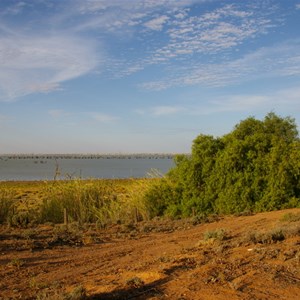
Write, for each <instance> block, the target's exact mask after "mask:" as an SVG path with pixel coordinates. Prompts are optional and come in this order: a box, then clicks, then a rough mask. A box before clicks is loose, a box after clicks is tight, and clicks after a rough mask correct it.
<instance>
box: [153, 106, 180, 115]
mask: <svg viewBox="0 0 300 300" xmlns="http://www.w3.org/2000/svg"><path fill="white" fill-rule="evenodd" d="M183 110H184V108H183V107H180V106H156V107H154V108H152V109H151V111H152V114H153V115H154V116H166V115H174V114H177V113H179V112H182V111H183Z"/></svg>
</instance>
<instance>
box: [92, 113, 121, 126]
mask: <svg viewBox="0 0 300 300" xmlns="http://www.w3.org/2000/svg"><path fill="white" fill-rule="evenodd" d="M90 115H91V117H92V118H93V119H94V120H96V121H97V122H100V123H105V124H110V123H114V122H116V121H118V120H119V118H118V117H116V116H112V115H108V114H103V113H91V114H90Z"/></svg>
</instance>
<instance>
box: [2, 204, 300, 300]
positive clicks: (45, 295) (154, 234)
mask: <svg viewBox="0 0 300 300" xmlns="http://www.w3.org/2000/svg"><path fill="white" fill-rule="evenodd" d="M287 214H294V215H298V216H299V220H292V219H291V218H286V220H285V221H283V217H284V216H287ZM196 221H197V220H195V219H194V220H185V221H182V220H181V221H162V220H156V221H152V222H147V223H146V222H143V223H138V224H127V225H115V226H111V227H109V228H106V229H95V228H93V227H88V226H86V227H85V228H84V229H78V227H76V226H74V225H73V226H71V225H69V227H68V230H66V229H65V228H64V227H57V226H56V227H53V226H50V225H49V226H42V227H38V228H28V229H22V230H21V229H10V228H7V227H1V228H0V299H80V297H79V296H78V295H79V294H80V295H81V296H82V297H81V299H181V300H184V299H205V300H209V299H232V300H234V299H249V300H250V299H268V300H269V299H293V300H294V299H300V209H293V210H285V211H277V212H269V213H260V214H256V215H252V216H239V217H224V218H220V219H216V220H214V221H213V220H210V222H209V223H200V224H197V222H196ZM84 295H85V296H84ZM76 297H77V298H76Z"/></svg>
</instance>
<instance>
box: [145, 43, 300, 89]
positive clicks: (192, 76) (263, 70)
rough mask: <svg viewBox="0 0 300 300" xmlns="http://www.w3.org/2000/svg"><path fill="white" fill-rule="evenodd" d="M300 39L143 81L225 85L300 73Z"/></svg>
mask: <svg viewBox="0 0 300 300" xmlns="http://www.w3.org/2000/svg"><path fill="white" fill-rule="evenodd" d="M299 53H300V41H299V40H295V41H289V42H286V43H283V44H280V45H274V46H273V47H265V48H261V49H258V50H257V51H255V52H253V53H251V54H247V55H244V56H243V57H241V58H239V59H234V60H232V61H225V62H222V63H210V64H202V63H199V62H194V64H193V66H188V67H181V68H177V69H176V72H173V73H174V74H175V75H171V76H167V77H166V78H163V79H161V80H158V81H152V82H147V83H144V84H142V87H143V88H146V89H150V90H163V89H167V88H170V87H173V86H189V85H200V86H208V87H221V86H227V85H231V84H236V83H240V82H244V81H249V80H253V79H258V78H273V77H286V76H295V75H300V55H299Z"/></svg>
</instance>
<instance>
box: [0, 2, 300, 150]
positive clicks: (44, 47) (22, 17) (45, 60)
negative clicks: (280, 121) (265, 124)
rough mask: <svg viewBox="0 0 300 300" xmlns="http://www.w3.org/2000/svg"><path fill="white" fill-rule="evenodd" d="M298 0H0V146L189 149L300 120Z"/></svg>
mask: <svg viewBox="0 0 300 300" xmlns="http://www.w3.org/2000/svg"><path fill="white" fill-rule="evenodd" d="M299 28H300V0H281V1H279V0H257V1H256V0H243V1H242V0H239V1H238V0H236V1H230V0H224V1H222V0H215V1H214V0H64V1H60V0H23V1H15V0H0V132H1V143H0V153H130V152H131V153H132V152H134V153H137V152H139V153H141V152H146V153H149V152H168V153H182V152H189V151H190V148H191V144H192V141H193V139H194V138H195V137H196V136H197V135H198V134H200V133H203V134H211V135H215V136H221V135H223V134H226V133H228V132H230V131H231V130H232V129H233V127H234V125H235V124H237V123H238V122H239V121H240V120H243V119H245V118H246V117H248V116H255V117H256V118H259V119H261V118H263V117H264V116H265V115H266V114H267V113H268V112H270V111H273V112H275V113H277V114H279V115H281V116H283V117H284V116H292V117H294V118H295V119H296V122H297V124H300V31H299Z"/></svg>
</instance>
